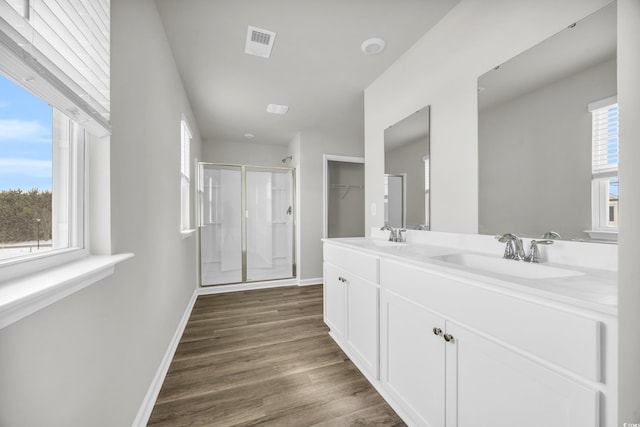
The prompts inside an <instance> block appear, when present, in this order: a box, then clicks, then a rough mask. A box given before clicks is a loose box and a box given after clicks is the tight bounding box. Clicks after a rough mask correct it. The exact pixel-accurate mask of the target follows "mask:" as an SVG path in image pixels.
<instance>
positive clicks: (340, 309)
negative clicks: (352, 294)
mask: <svg viewBox="0 0 640 427" xmlns="http://www.w3.org/2000/svg"><path fill="white" fill-rule="evenodd" d="M344 276H345V274H344V271H342V270H341V269H339V268H337V267H335V266H333V265H331V264H326V263H325V265H324V322H325V323H326V324H327V326H329V328H330V329H331V334H332V335H333V337H334V339H336V340H338V341H342V340H343V339H344V336H345V326H346V296H347V293H346V292H347V291H346V284H345V282H344V280H343V279H344Z"/></svg>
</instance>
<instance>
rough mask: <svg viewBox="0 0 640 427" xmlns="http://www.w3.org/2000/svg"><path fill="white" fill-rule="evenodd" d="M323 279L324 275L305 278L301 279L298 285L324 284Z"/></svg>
mask: <svg viewBox="0 0 640 427" xmlns="http://www.w3.org/2000/svg"><path fill="white" fill-rule="evenodd" d="M322 282H323V279H322V277H318V278H316V279H304V280H300V282H299V283H298V286H309V285H322Z"/></svg>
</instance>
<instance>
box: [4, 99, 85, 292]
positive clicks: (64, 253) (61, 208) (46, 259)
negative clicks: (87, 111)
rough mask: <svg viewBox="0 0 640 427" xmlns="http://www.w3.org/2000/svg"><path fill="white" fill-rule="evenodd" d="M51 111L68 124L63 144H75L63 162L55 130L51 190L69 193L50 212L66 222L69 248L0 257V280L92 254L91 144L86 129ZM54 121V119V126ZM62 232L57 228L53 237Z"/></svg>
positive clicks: (60, 113) (56, 219) (57, 192)
mask: <svg viewBox="0 0 640 427" xmlns="http://www.w3.org/2000/svg"><path fill="white" fill-rule="evenodd" d="M52 114H53V115H54V116H55V115H60V116H61V117H63V118H64V121H65V125H66V126H68V136H69V138H68V140H67V141H64V144H66V145H67V146H69V147H73V150H69V153H68V155H69V157H68V158H67V159H66V161H65V162H62V161H60V160H59V157H60V153H59V152H60V151H61V149H63V147H61V146H59V145H58V144H57V143H56V141H55V139H56V135H57V133H56V131H55V130H53V135H54V136H53V139H54V141H53V144H52V145H53V146H52V149H53V158H52V175H53V177H52V178H53V181H54V182H53V185H52V189H51V193H52V194H53V195H54V197H55V194H58V195H60V194H61V192H64V193H66V194H65V195H64V200H63V201H62V202H55V201H54V203H53V205H52V213H51V214H52V217H53V220H52V222H53V223H54V225H53V227H54V228H55V227H57V226H56V225H55V224H56V223H60V222H64V223H65V224H66V226H67V228H68V233H65V236H66V237H65V238H67V239H68V245H67V247H64V248H59V249H52V250H51V251H47V252H42V253H37V254H29V255H22V256H16V257H12V258H6V259H2V260H0V283H3V282H4V281H7V280H12V279H14V278H16V277H20V276H24V275H28V274H32V273H34V272H37V271H41V270H45V269H49V268H53V267H57V266H60V265H63V264H66V263H69V262H72V261H75V260H77V259H79V258H82V257H85V256H88V255H89V249H88V248H89V228H88V227H89V216H88V209H87V208H86V205H87V201H88V200H89V194H88V185H87V183H88V176H89V165H88V161H87V159H88V157H89V156H88V154H89V153H88V152H89V145H88V144H87V139H88V135H87V131H86V130H85V129H84V128H83V127H82V126H80V124H78V123H76V122H75V121H74V120H72V119H71V118H69V117H68V116H66V115H65V114H63V113H62V112H60V111H59V110H58V109H56V108H55V107H52ZM55 120H56V119H54V120H53V123H54V124H53V126H54V128H55ZM64 144H63V145H64ZM65 175H66V177H65ZM58 197H60V196H58ZM64 216H66V217H67V218H66V219H65V220H64V221H62V220H61V219H58V218H60V217H64ZM59 234H60V233H58V232H56V231H55V230H54V236H56V235H59ZM54 239H55V237H54Z"/></svg>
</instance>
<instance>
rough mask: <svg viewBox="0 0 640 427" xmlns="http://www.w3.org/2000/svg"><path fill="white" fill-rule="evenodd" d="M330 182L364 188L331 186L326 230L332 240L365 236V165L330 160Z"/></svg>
mask: <svg viewBox="0 0 640 427" xmlns="http://www.w3.org/2000/svg"><path fill="white" fill-rule="evenodd" d="M328 163H329V167H328V173H329V183H330V184H335V185H340V186H344V185H352V186H355V187H361V188H352V189H350V190H347V189H344V188H340V187H331V186H329V190H328V191H329V194H328V205H329V206H328V208H327V210H328V215H327V231H328V236H329V237H363V236H364V164H363V163H349V162H336V161H329V162H328Z"/></svg>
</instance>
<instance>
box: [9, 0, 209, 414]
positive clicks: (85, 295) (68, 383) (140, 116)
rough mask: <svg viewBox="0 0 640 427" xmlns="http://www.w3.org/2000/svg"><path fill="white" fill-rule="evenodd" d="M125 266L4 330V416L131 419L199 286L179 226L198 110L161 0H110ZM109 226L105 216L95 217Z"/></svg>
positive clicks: (116, 195)
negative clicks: (184, 125) (188, 146)
mask: <svg viewBox="0 0 640 427" xmlns="http://www.w3.org/2000/svg"><path fill="white" fill-rule="evenodd" d="M111 5H112V16H111V18H112V28H113V31H112V35H111V37H112V51H111V54H112V56H111V70H112V71H111V74H112V80H111V91H112V105H111V111H112V119H111V121H112V125H113V135H112V137H111V208H112V215H111V218H112V227H111V237H112V242H111V243H112V250H113V252H118V253H119V252H134V253H135V254H136V256H135V258H133V259H131V260H128V261H126V262H124V263H123V264H121V265H119V266H117V267H116V273H115V274H114V275H113V276H111V277H109V278H107V279H105V280H103V281H101V282H98V283H97V284H94V285H93V286H90V287H88V288H86V289H84V290H82V291H80V292H78V293H75V294H73V295H71V296H69V297H67V298H65V299H63V300H61V301H59V302H57V303H55V304H53V305H51V306H49V307H47V308H45V309H43V310H40V311H38V312H37V313H35V314H33V315H31V316H29V317H27V318H25V319H23V320H20V321H19V322H17V323H14V324H13V325H11V326H8V327H6V328H4V329H2V330H0V348H1V349H2V350H1V352H2V354H1V357H0V378H1V379H2V380H1V381H0V425H2V426H64V427H72V426H105V427H106V426H108V427H112V426H128V425H131V423H132V422H133V420H134V418H135V416H136V413H137V411H138V409H139V407H140V404H141V402H142V400H143V397H144V396H145V393H146V392H147V389H148V388H149V385H150V383H151V380H152V378H153V376H154V375H155V373H156V370H157V369H158V366H159V364H160V361H161V359H162V357H163V356H164V353H165V351H166V350H167V348H168V345H169V342H170V340H171V338H172V336H173V334H174V333H175V331H176V328H177V326H178V323H179V320H180V318H181V317H182V315H183V313H184V311H185V308H186V307H187V304H188V301H189V299H190V298H191V296H192V294H193V292H194V290H195V286H196V277H195V271H196V269H195V266H196V257H195V254H196V252H195V240H194V237H190V238H187V239H184V240H183V239H182V238H181V236H180V229H179V227H180V203H179V202H180V114H181V113H182V112H184V113H185V114H186V115H187V117H188V118H189V120H190V124H191V126H192V128H193V131H194V133H195V135H194V139H193V146H192V151H193V156H194V157H195V156H198V155H199V154H200V143H199V136H198V132H197V129H196V128H195V121H194V120H193V119H192V116H191V112H190V107H189V104H188V101H187V98H186V96H185V92H184V90H183V87H182V84H181V80H180V77H179V75H178V73H177V70H176V67H175V63H174V61H173V58H172V54H171V51H170V50H169V46H168V44H167V41H166V39H165V35H164V31H163V27H162V24H161V22H160V18H159V16H158V13H157V11H156V7H155V3H154V2H153V0H137V1H129V0H112V1H111ZM93 226H94V227H101V224H94V225H93Z"/></svg>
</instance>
